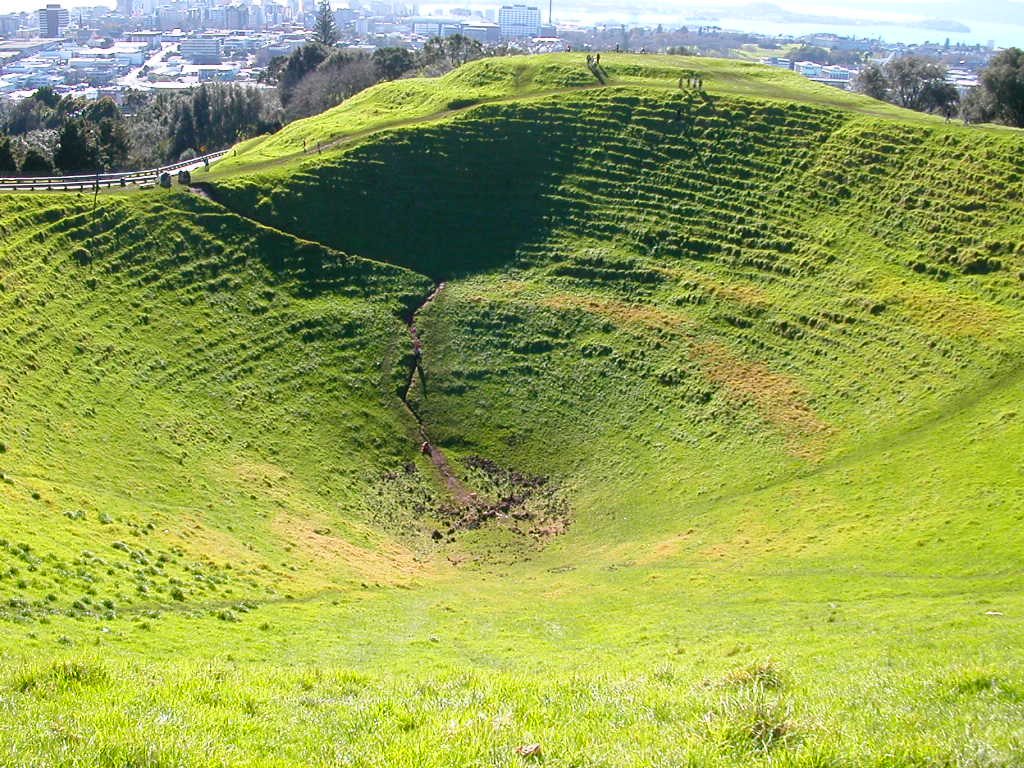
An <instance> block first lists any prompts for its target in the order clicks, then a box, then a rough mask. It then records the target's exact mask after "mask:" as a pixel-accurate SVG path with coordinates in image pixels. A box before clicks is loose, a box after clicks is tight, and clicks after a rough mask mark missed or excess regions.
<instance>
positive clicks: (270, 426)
mask: <svg viewBox="0 0 1024 768" xmlns="http://www.w3.org/2000/svg"><path fill="white" fill-rule="evenodd" d="M0 230H2V232H3V241H2V245H0V274H2V279H0V284H2V286H0V287H2V290H0V318H2V323H3V337H2V338H3V341H2V342H0V343H2V353H0V381H2V382H3V383H2V386H0V414H2V428H0V442H2V453H0V470H2V471H3V477H4V482H3V483H2V484H0V539H2V541H0V580H2V585H3V588H4V593H5V594H6V597H5V601H7V603H5V606H4V609H5V610H8V611H13V612H18V611H22V610H24V611H29V612H47V611H51V610H72V611H74V610H81V611H86V610H104V611H105V610H111V611H112V610H115V609H117V610H120V609H123V608H127V607H128V606H132V605H135V606H138V605H145V604H146V603H147V602H150V603H151V602H171V597H172V592H175V590H177V591H176V593H175V594H177V595H178V596H179V597H181V598H184V599H185V600H186V601H188V602H191V601H192V600H197V599H198V600H214V601H216V600H218V599H220V600H231V599H241V598H242V597H244V596H251V595H258V596H266V594H267V590H270V592H271V594H280V592H281V590H284V589H288V588H289V587H288V584H289V583H299V584H302V583H305V587H303V588H304V589H309V588H312V587H313V586H314V585H316V584H318V583H319V584H323V583H324V580H325V579H326V580H327V581H330V579H332V578H342V579H344V578H352V577H358V576H361V575H365V568H364V569H363V570H360V562H359V561H360V558H361V557H362V556H363V555H364V554H365V556H366V557H367V558H372V559H373V563H374V564H373V565H372V568H371V569H372V570H374V571H380V573H381V574H382V575H385V576H386V574H387V572H388V571H389V568H388V567H387V566H386V562H387V558H384V557H381V559H380V561H379V562H378V561H377V558H378V556H379V550H382V549H387V548H388V546H389V545H388V543H387V542H386V541H385V540H384V539H382V538H381V537H380V535H379V534H378V533H376V532H373V531H371V530H370V529H368V528H366V527H365V526H364V525H363V523H362V520H364V519H365V513H364V512H363V511H360V512H358V513H356V512H353V505H354V504H355V505H358V508H359V509H360V510H362V509H363V507H362V502H361V501H360V500H361V497H362V493H363V492H364V491H365V489H366V487H367V484H368V483H369V482H370V481H371V480H372V478H373V476H374V472H375V471H376V467H377V466H378V465H379V464H380V463H385V462H386V463H395V462H398V461H399V460H400V459H399V457H402V456H405V455H408V453H409V451H408V450H406V445H405V443H406V440H405V431H406V428H407V427H406V425H405V424H404V423H403V422H402V420H401V419H400V418H399V415H398V413H397V412H396V409H395V407H394V402H395V397H394V391H395V390H396V389H397V386H398V383H399V379H398V376H399V371H398V370H397V368H396V367H395V366H396V364H397V361H398V358H399V357H400V356H401V355H402V354H404V353H405V351H404V350H401V349H398V348H397V347H396V344H395V338H396V334H397V332H398V331H399V330H400V329H401V327H402V325H401V321H400V320H399V315H400V314H401V313H403V312H404V311H406V306H407V305H408V304H409V303H410V302H414V301H418V300H419V296H418V294H419V293H420V292H422V291H424V290H425V289H426V283H425V281H424V280H423V279H422V278H419V277H416V276H414V275H412V274H410V273H408V272H406V271H404V270H402V269H399V268H395V267H391V266H388V265H382V264H375V263H373V262H367V261H365V260H363V259H357V258H352V257H349V256H346V255H344V254H340V253H337V252H334V251H330V250H328V249H325V248H323V247H322V246H319V245H314V244H312V243H308V242H301V241H298V240H295V239H294V238H292V237H289V236H286V235H284V234H281V233H279V232H273V231H271V230H267V229H263V228H259V227H256V226H254V225H253V224H252V223H251V222H247V221H245V220H243V219H240V218H238V217H237V216H235V215H233V214H229V213H226V212H225V211H224V210H223V209H221V208H219V207H216V206H214V205H212V204H210V203H208V202H206V201H203V200H202V199H200V198H198V197H197V196H195V195H188V194H170V193H166V194H160V195H149V196H138V197H131V198H125V199H117V198H110V199H105V200H104V201H103V202H102V203H101V204H100V205H99V206H98V207H96V208H93V206H92V204H91V202H90V201H88V200H87V199H85V198H82V197H72V196H70V195H67V196H61V195H53V196H47V197H32V196H17V197H13V196H8V197H5V198H4V199H3V200H2V201H0ZM392 376H394V377H395V378H392ZM346 520H347V521H348V522H345V521H346ZM313 529H322V532H323V533H324V535H322V536H317V535H315V534H313V533H312V531H313ZM371 551H372V552H373V553H372V555H371ZM286 552H291V553H292V554H291V555H287V557H288V559H289V561H290V562H291V564H293V565H296V566H297V567H298V569H299V570H303V567H302V566H301V563H302V561H306V563H307V564H308V563H309V562H311V561H319V566H318V569H317V571H316V572H312V571H306V572H305V573H302V574H299V573H298V572H297V571H295V570H290V569H284V568H281V569H280V570H279V568H280V565H281V562H282V561H283V559H284V558H285V557H286ZM396 557H397V556H396ZM399 559H400V558H399ZM190 563H193V564H194V567H195V573H193V572H192V571H191V570H190V568H191V567H192V566H190V565H189V564H190ZM331 563H333V565H331ZM232 565H233V566H234V570H231V569H232ZM364 565H366V564H365V563H364ZM382 566H383V570H381V567H382ZM225 568H227V569H228V570H225ZM395 572H397V571H395ZM47 596H51V597H47ZM204 596H205V597H204ZM83 601H84V602H83ZM108 601H109V606H110V607H108V608H102V609H101V605H103V604H104V603H107V602H108ZM72 603H74V605H72Z"/></svg>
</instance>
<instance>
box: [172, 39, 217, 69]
mask: <svg viewBox="0 0 1024 768" xmlns="http://www.w3.org/2000/svg"><path fill="white" fill-rule="evenodd" d="M181 56H182V58H183V59H186V60H187V61H190V62H192V63H193V64H220V38H219V37H194V38H191V39H188V40H182V41H181Z"/></svg>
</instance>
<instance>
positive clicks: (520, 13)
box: [498, 5, 540, 39]
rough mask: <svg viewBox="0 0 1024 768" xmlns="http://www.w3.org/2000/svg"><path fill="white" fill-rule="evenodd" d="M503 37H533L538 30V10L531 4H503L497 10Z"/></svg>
mask: <svg viewBox="0 0 1024 768" xmlns="http://www.w3.org/2000/svg"><path fill="white" fill-rule="evenodd" d="M498 26H499V27H500V28H501V36H502V37H503V38H506V39H508V38H512V39H515V38H518V37H534V36H536V34H537V33H538V32H540V10H539V9H538V8H537V7H536V6H533V5H503V6H501V9H500V10H499V11H498Z"/></svg>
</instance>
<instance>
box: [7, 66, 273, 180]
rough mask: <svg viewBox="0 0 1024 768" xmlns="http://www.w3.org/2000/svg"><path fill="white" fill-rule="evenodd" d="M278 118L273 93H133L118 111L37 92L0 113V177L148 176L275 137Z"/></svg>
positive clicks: (205, 89)
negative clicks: (146, 171)
mask: <svg viewBox="0 0 1024 768" xmlns="http://www.w3.org/2000/svg"><path fill="white" fill-rule="evenodd" d="M279 113H280V107H279V106H278V104H277V98H276V94H275V93H274V92H273V91H272V90H269V89H257V88H252V87H244V86H237V85H231V84H204V85H201V86H199V87H198V88H194V89H192V90H189V91H181V92H178V93H170V94H160V95H156V96H150V95H147V94H144V93H141V92H133V93H131V94H129V95H128V97H126V99H125V101H124V103H123V104H122V105H121V106H118V105H117V104H115V103H114V102H113V101H112V100H111V99H100V100H98V101H88V100H86V99H82V98H76V97H72V96H63V97H62V96H60V95H59V94H57V93H56V92H55V91H54V90H53V89H52V88H40V89H39V90H37V91H36V92H35V93H33V94H32V95H31V96H29V97H28V98H26V99H23V100H22V101H20V102H18V103H17V104H15V105H8V106H6V107H5V108H4V109H3V110H2V111H0V127H2V133H0V175H16V174H19V173H20V174H22V175H26V176H37V175H46V174H50V173H54V172H60V173H64V174H80V173H94V172H107V171H120V170H132V169H137V168H151V167H155V166H158V165H162V164H164V163H168V162H172V161H175V160H178V159H181V158H182V157H183V156H184V157H188V156H195V155H198V154H202V153H203V152H208V151H213V150H215V149H219V148H222V147H225V146H229V145H230V144H233V143H234V142H236V141H239V140H241V139H245V138H248V137H250V136H256V135H259V134H260V133H266V132H267V131H272V130H276V129H277V128H279V127H280V125H281V123H280V117H279Z"/></svg>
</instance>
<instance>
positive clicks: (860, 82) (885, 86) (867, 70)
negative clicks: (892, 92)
mask: <svg viewBox="0 0 1024 768" xmlns="http://www.w3.org/2000/svg"><path fill="white" fill-rule="evenodd" d="M853 87H854V89H855V90H856V91H857V92H859V93H863V94H864V95H865V96H870V97H871V98H873V99H879V100H880V101H885V100H886V99H887V98H888V96H889V81H888V80H887V79H886V77H885V72H883V71H882V68H881V67H880V66H878V65H877V64H868V65H867V66H866V67H864V69H862V70H861V71H860V73H859V74H858V75H857V79H856V80H854V83H853Z"/></svg>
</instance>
